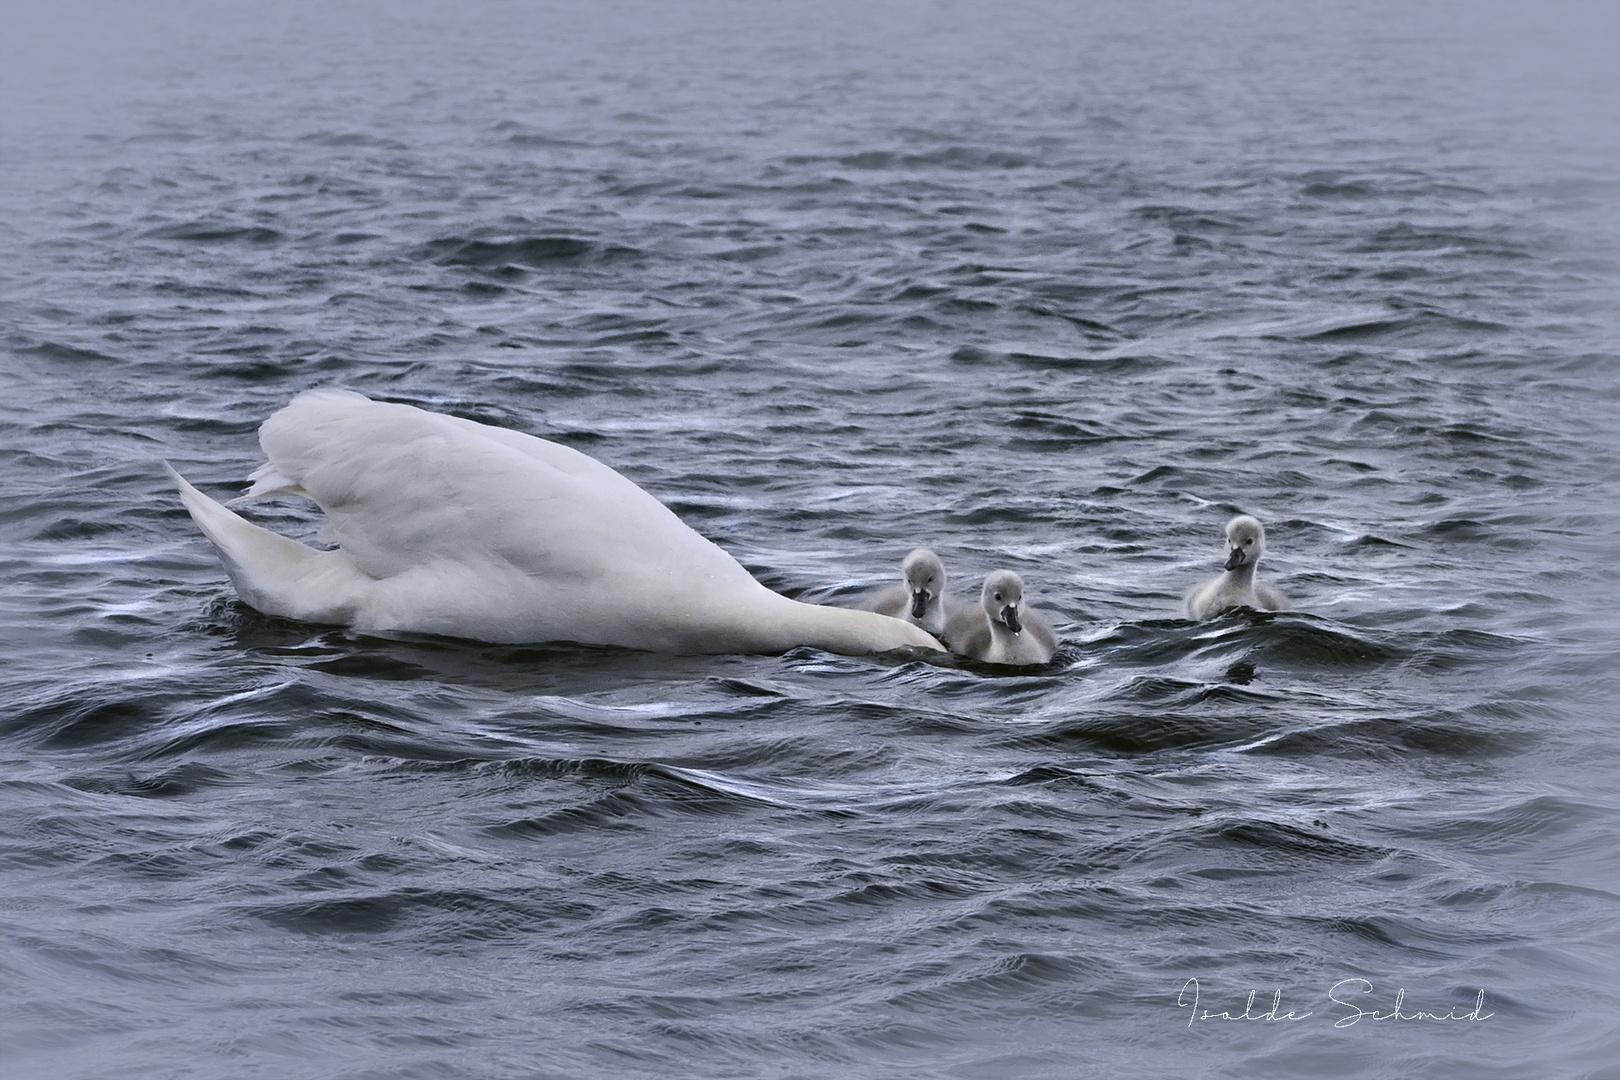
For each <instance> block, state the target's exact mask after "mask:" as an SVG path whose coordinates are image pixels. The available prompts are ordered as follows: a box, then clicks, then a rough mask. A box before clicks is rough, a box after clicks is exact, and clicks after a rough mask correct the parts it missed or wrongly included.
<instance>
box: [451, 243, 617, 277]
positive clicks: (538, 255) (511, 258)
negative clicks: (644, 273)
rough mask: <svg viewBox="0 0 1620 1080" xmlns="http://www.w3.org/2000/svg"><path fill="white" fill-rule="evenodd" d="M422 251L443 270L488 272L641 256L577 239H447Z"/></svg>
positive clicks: (602, 244)
mask: <svg viewBox="0 0 1620 1080" xmlns="http://www.w3.org/2000/svg"><path fill="white" fill-rule="evenodd" d="M420 250H421V252H422V255H423V257H424V258H427V259H429V260H430V261H432V262H435V263H437V264H439V265H440V266H467V267H474V268H477V269H484V270H487V269H499V268H501V267H505V266H513V267H526V268H529V269H543V268H545V267H548V266H554V265H557V264H559V263H567V262H573V261H578V260H582V259H585V258H587V257H589V258H592V259H604V258H620V257H624V256H633V255H639V254H640V252H638V251H636V250H634V249H633V248H627V247H623V246H621V245H617V244H604V243H602V242H600V241H596V240H584V239H581V238H579V237H575V236H523V237H517V238H515V239H511V240H482V239H473V238H465V237H446V238H444V239H441V240H430V241H429V242H428V243H426V244H424V245H422V248H421V249H420Z"/></svg>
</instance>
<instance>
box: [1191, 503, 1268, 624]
mask: <svg viewBox="0 0 1620 1080" xmlns="http://www.w3.org/2000/svg"><path fill="white" fill-rule="evenodd" d="M1226 552H1227V559H1226V572H1225V573H1223V574H1220V575H1218V576H1217V577H1212V578H1210V579H1209V580H1208V581H1205V582H1204V583H1202V584H1201V585H1198V586H1196V587H1195V588H1193V589H1192V591H1190V592H1188V593H1187V600H1186V608H1187V614H1188V615H1190V616H1191V617H1192V618H1194V619H1213V618H1214V617H1215V616H1217V615H1219V614H1221V613H1222V612H1224V611H1230V610H1232V609H1233V608H1240V607H1249V608H1256V609H1258V610H1263V611H1286V610H1288V598H1287V597H1286V596H1284V595H1283V594H1282V593H1280V592H1278V591H1277V590H1276V589H1274V588H1272V587H1271V586H1270V585H1267V584H1265V583H1263V582H1260V581H1256V580H1255V568H1256V567H1257V566H1259V564H1260V556H1262V555H1264V554H1265V553H1266V530H1265V526H1263V525H1261V524H1260V522H1259V521H1257V520H1256V519H1254V518H1252V517H1250V516H1249V515H1247V514H1239V515H1238V516H1237V517H1235V518H1233V519H1232V520H1231V521H1229V522H1227V523H1226Z"/></svg>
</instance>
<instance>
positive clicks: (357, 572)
mask: <svg viewBox="0 0 1620 1080" xmlns="http://www.w3.org/2000/svg"><path fill="white" fill-rule="evenodd" d="M259 442H260V444H261V445H262V446H263V447H264V452H265V456H266V457H267V458H268V459H269V461H268V462H267V463H266V464H265V465H264V466H263V467H262V468H260V469H259V470H258V471H257V472H256V473H254V474H253V476H254V483H253V486H252V487H251V489H249V491H248V493H247V494H246V495H245V496H243V500H246V499H254V498H260V497H263V496H269V495H278V494H302V495H307V496H309V497H310V498H312V499H314V500H315V502H317V503H319V504H320V506H321V509H323V510H324V511H326V516H327V519H328V524H329V535H330V536H331V538H332V539H334V540H336V541H337V543H338V545H339V546H338V548H337V549H336V550H333V551H317V550H316V549H314V548H310V547H306V546H305V545H303V544H300V543H298V542H297V541H294V540H290V539H288V538H287V537H284V536H281V535H279V534H277V533H273V532H270V531H268V530H266V529H263V528H260V527H259V526H257V525H253V524H251V523H249V522H247V521H245V520H243V519H242V518H240V517H238V516H237V515H236V514H234V513H232V512H231V511H230V510H228V509H226V508H225V507H224V506H222V505H220V504H219V503H217V502H215V501H214V500H213V499H210V498H208V497H207V496H206V495H204V494H202V493H201V492H200V491H198V490H197V489H196V488H194V487H192V486H191V485H190V484H188V483H187V482H186V481H185V480H184V479H183V478H182V477H181V476H180V475H179V474H178V473H176V472H175V471H174V470H173V469H172V468H170V469H169V472H170V475H172V476H173V477H174V479H175V483H176V484H177V485H179V488H180V495H181V498H182V499H183V500H184V501H185V504H186V509H188V510H189V511H190V512H191V516H192V518H193V519H194V520H195V521H196V522H197V525H198V526H199V527H200V528H201V529H202V531H203V532H204V533H205V534H206V535H207V536H208V539H209V540H211V541H213V544H214V547H215V548H217V549H218V551H219V556H220V560H221V561H222V562H223V563H224V565H225V570H226V573H228V574H229V575H230V578H231V581H232V583H233V584H234V585H235V586H236V591H237V593H238V595H240V596H241V598H242V599H243V600H244V601H245V602H246V603H248V604H250V605H251V606H253V607H255V608H257V609H258V610H260V611H262V612H264V613H266V614H269V615H280V616H285V617H287V618H292V619H302V620H305V621H308V622H317V623H333V624H338V625H343V626H352V627H355V628H356V629H360V630H369V631H412V632H419V633H432V634H448V635H453V636H456V637H465V638H475V639H478V640H481V641H495V642H539V641H577V642H584V643H587V644H598V645H621V646H626V647H629V648H637V649H652V650H662V651H671V652H766V653H774V652H782V651H785V650H787V649H791V648H794V647H797V646H800V645H808V646H813V647H816V648H821V649H826V650H829V651H831V652H840V653H848V654H852V655H858V654H863V653H871V652H883V651H887V650H890V649H898V648H901V647H904V646H912V647H916V648H924V649H939V648H940V644H939V642H937V641H935V640H934V639H933V638H932V637H931V636H929V635H928V634H927V633H925V632H923V631H922V630H920V629H918V628H917V627H915V626H912V625H911V624H909V623H905V622H901V621H900V620H899V619H891V618H889V617H887V616H884V615H877V614H874V613H872V612H866V611H850V610H847V609H843V608H832V607H821V606H817V605H814V604H802V603H799V602H797V601H794V600H789V599H788V598H787V597H785V596H781V595H778V594H777V593H774V592H772V591H770V590H769V589H767V588H766V587H765V586H763V585H761V584H760V583H759V582H757V581H755V580H754V578H753V577H752V576H751V575H750V574H749V573H748V571H746V570H744V569H743V568H742V566H741V565H740V564H739V563H738V562H737V560H735V559H733V558H732V557H731V556H730V555H728V554H726V553H725V552H724V551H722V550H720V549H719V548H718V547H716V546H715V545H714V544H712V543H710V542H709V541H708V540H705V539H704V538H703V537H701V536H699V535H698V534H697V533H696V532H693V531H692V529H690V528H689V527H687V526H686V525H685V524H684V523H683V522H682V521H681V520H680V519H679V518H677V517H676V516H675V515H674V514H673V513H672V512H670V510H669V509H668V508H667V507H666V506H664V505H663V504H662V503H660V502H659V501H658V500H657V499H655V498H653V497H652V496H651V495H649V494H647V493H646V492H645V491H642V490H641V489H640V488H638V487H637V486H636V485H635V484H632V483H631V482H630V481H629V480H626V479H625V478H624V477H623V476H620V475H619V474H618V473H616V472H614V471H613V470H612V469H610V468H608V467H607V466H606V465H603V464H601V463H600V462H598V461H595V460H593V459H591V458H589V457H586V456H585V455H584V454H581V453H579V452H577V451H575V450H570V449H569V448H567V447H565V446H559V445H557V444H556V443H551V442H546V441H545V440H544V439H537V438H535V437H533V436H531V435H524V434H521V433H519V432H516V431H507V430H503V429H501V428H494V427H488V426H486V425H484V424H478V423H474V422H473V421H471V420H462V419H459V418H457V417H453V416H444V415H442V414H439V413H431V412H426V411H424V410H422V409H416V408H412V407H411V406H409V405H393V404H386V403H383V402H375V401H371V400H369V399H367V398H365V397H362V396H361V395H359V394H356V393H352V392H349V391H345V390H315V391H311V392H309V393H305V394H301V395H299V396H298V397H297V398H295V399H293V401H292V403H291V404H289V405H288V406H287V407H286V408H284V409H282V410H281V411H280V412H277V413H276V414H275V415H273V416H271V417H270V419H268V420H266V421H265V423H264V425H263V427H261V428H260V429H259ZM236 501H242V500H236Z"/></svg>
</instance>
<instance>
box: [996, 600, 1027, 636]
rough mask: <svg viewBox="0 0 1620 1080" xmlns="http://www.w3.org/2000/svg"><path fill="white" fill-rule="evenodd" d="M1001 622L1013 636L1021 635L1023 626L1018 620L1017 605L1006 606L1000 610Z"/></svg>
mask: <svg viewBox="0 0 1620 1080" xmlns="http://www.w3.org/2000/svg"><path fill="white" fill-rule="evenodd" d="M1001 621H1002V622H1004V623H1006V624H1007V629H1009V630H1011V631H1012V632H1013V633H1015V634H1019V633H1022V632H1023V630H1024V624H1023V622H1021V621H1020V620H1019V618H1018V605H1017V604H1008V605H1007V606H1006V607H1004V608H1002V609H1001Z"/></svg>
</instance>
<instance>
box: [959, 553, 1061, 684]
mask: <svg viewBox="0 0 1620 1080" xmlns="http://www.w3.org/2000/svg"><path fill="white" fill-rule="evenodd" d="M1023 599H1024V579H1023V578H1021V577H1019V576H1018V575H1017V574H1015V573H1013V572H1012V571H1011V570H997V571H996V572H995V573H993V574H991V575H990V576H989V577H987V578H985V579H984V590H983V592H982V593H981V594H980V596H979V606H978V607H976V608H964V609H962V610H961V611H959V612H957V613H956V614H955V615H953V616H952V617H951V619H950V621H949V622H947V623H946V625H945V640H946V641H949V642H950V643H951V648H952V650H954V651H956V652H958V653H961V654H962V655H963V656H967V657H971V658H972V659H974V660H983V661H985V662H986V663H991V664H1018V665H1029V664H1044V663H1047V662H1048V661H1049V660H1051V659H1052V656H1053V654H1054V653H1056V652H1057V647H1058V639H1057V634H1056V632H1054V631H1053V629H1052V627H1051V624H1049V623H1048V622H1047V621H1046V620H1045V619H1044V618H1042V617H1041V614H1040V612H1038V611H1036V610H1035V609H1034V608H1030V607H1022V608H1021V607H1020V604H1022V603H1023Z"/></svg>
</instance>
